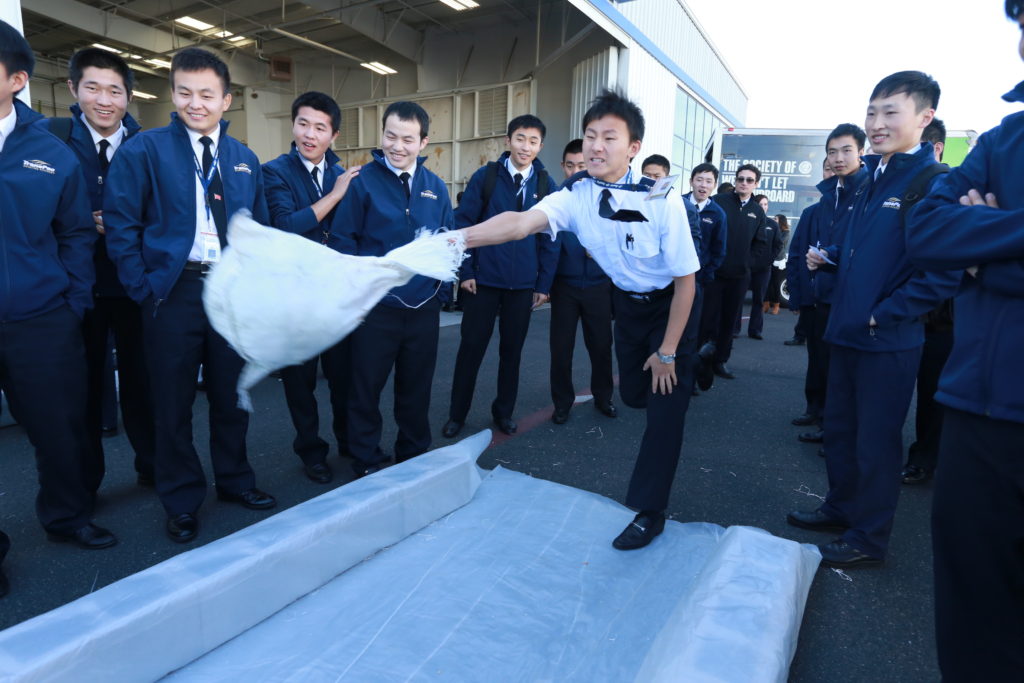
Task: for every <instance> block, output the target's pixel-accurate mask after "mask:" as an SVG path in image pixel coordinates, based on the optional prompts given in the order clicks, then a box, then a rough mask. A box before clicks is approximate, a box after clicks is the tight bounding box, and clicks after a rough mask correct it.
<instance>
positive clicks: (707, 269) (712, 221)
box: [683, 192, 729, 284]
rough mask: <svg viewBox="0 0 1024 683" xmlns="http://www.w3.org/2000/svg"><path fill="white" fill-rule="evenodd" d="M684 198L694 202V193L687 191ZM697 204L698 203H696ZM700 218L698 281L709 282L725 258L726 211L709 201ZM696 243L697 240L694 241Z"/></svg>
mask: <svg viewBox="0 0 1024 683" xmlns="http://www.w3.org/2000/svg"><path fill="white" fill-rule="evenodd" d="M683 199H688V200H689V201H690V203H693V193H692V192H687V193H686V194H684V195H683ZM694 206H696V204H694ZM698 218H699V220H700V251H698V252H697V254H698V257H699V258H700V270H699V271H697V282H700V283H701V284H707V283H709V282H711V281H712V280H714V279H715V272H716V271H717V270H718V268H719V266H721V265H722V261H724V260H725V247H726V239H727V233H728V230H729V227H728V225H726V218H725V211H723V210H722V207H720V206H719V205H718V204H715V202H713V201H710V200H709V201H708V202H707V203H706V204H705V205H704V209H703V210H701V211H699V213H698ZM694 244H696V242H695V243H694Z"/></svg>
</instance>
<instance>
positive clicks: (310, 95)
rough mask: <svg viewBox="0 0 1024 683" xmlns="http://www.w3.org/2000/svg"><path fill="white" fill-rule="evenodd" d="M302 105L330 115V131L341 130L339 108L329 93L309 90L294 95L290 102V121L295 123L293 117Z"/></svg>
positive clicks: (294, 117)
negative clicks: (296, 95)
mask: <svg viewBox="0 0 1024 683" xmlns="http://www.w3.org/2000/svg"><path fill="white" fill-rule="evenodd" d="M303 107H309V108H310V109H315V110H317V111H322V112H323V113H325V114H327V115H328V116H330V117H331V132H332V133H337V132H338V131H339V130H341V109H340V108H339V107H338V103H337V102H335V101H334V98H333V97H331V96H330V95H325V94H324V93H322V92H317V91H316V90H310V91H309V92H304V93H302V94H301V95H299V96H298V97H296V98H295V101H294V102H292V123H295V119H296V118H298V116H299V109H302V108H303Z"/></svg>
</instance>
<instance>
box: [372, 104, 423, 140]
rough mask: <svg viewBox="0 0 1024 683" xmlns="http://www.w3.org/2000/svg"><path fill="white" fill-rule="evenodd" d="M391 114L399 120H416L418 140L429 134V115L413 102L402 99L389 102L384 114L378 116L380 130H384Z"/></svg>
mask: <svg viewBox="0 0 1024 683" xmlns="http://www.w3.org/2000/svg"><path fill="white" fill-rule="evenodd" d="M392 114H394V115H395V116H397V117H398V120H399V121H416V122H417V123H419V124H420V140H422V139H423V138H425V137H427V135H429V134H430V117H429V116H427V110H426V109H424V108H423V107H421V106H420V105H418V104H416V103H415V102H408V101H405V100H403V101H401V102H392V103H391V104H389V105H388V108H387V109H385V110H384V116H382V117H380V127H381V130H384V127H385V126H386V125H387V123H388V117H389V116H391V115H392Z"/></svg>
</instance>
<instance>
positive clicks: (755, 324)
mask: <svg viewBox="0 0 1024 683" xmlns="http://www.w3.org/2000/svg"><path fill="white" fill-rule="evenodd" d="M771 276H772V271H771V269H767V270H754V271H751V273H750V284H749V285H748V288H749V290H750V320H748V321H747V334H761V333H762V332H763V331H764V297H765V294H767V293H768V281H769V280H770V279H771ZM742 309H743V306H742V305H741V306H740V313H742ZM739 330H740V315H739V314H738V315H737V316H736V333H737V334H739Z"/></svg>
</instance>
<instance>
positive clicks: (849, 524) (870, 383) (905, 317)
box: [787, 71, 960, 567]
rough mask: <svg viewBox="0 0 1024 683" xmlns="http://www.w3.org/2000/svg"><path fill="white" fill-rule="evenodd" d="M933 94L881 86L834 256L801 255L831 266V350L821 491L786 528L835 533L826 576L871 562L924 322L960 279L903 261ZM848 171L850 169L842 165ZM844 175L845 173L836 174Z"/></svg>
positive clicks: (887, 81)
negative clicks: (859, 180)
mask: <svg viewBox="0 0 1024 683" xmlns="http://www.w3.org/2000/svg"><path fill="white" fill-rule="evenodd" d="M938 102H939V85H938V83H936V82H935V81H934V80H932V78H931V77H930V76H928V75H926V74H924V73H921V72H919V71H901V72H899V73H895V74H892V75H891V76H888V77H886V78H884V79H882V80H881V81H880V82H879V83H878V85H876V86H875V89H874V91H873V92H872V93H871V98H870V100H869V103H868V108H867V116H866V120H865V125H864V129H865V131H866V132H867V135H868V138H869V139H870V141H871V147H872V151H873V152H874V154H871V155H868V156H866V157H865V158H864V160H865V166H866V170H867V173H868V176H867V178H866V179H865V180H864V184H863V185H862V186H860V188H858V191H857V196H856V198H855V199H854V203H853V210H852V211H851V212H849V220H850V224H849V229H847V230H846V231H845V237H844V240H843V243H842V245H841V247H836V246H830V247H827V248H826V249H825V251H824V252H821V253H819V252H817V251H816V250H815V249H814V247H813V246H812V249H811V250H810V251H808V254H807V266H808V268H810V269H811V270H817V269H819V268H821V267H822V266H825V265H828V263H827V261H826V259H828V260H829V261H833V262H835V263H837V264H838V277H837V279H836V284H835V290H834V293H833V297H832V308H831V311H830V314H829V320H828V327H827V329H826V331H825V337H824V338H825V341H826V342H828V343H829V344H831V352H830V358H829V371H828V372H829V374H828V390H827V391H828V395H827V398H826V401H825V427H826V429H825V435H824V437H825V462H826V466H827V468H828V481H829V491H828V495H826V497H825V502H824V503H823V504H822V505H821V507H819V508H818V509H816V510H812V511H794V512H791V513H790V514H789V515H788V517H787V520H788V521H789V523H790V524H792V525H794V526H799V527H802V528H806V529H813V530H818V531H839V532H841V534H842V535H841V536H840V537H839V538H837V539H835V540H834V541H832V542H831V543H824V544H822V545H820V546H819V548H820V550H821V555H822V563H823V564H824V565H825V566H829V567H857V566H868V565H876V564H880V563H881V562H882V561H883V559H884V558H885V555H886V551H887V549H888V545H889V536H890V534H891V532H892V523H893V518H894V517H895V514H896V503H897V500H898V498H899V490H900V470H901V466H902V461H903V457H902V453H903V423H904V421H905V420H906V416H907V410H908V409H909V407H910V399H911V396H912V395H913V392H914V383H915V380H916V378H917V368H918V363H919V361H920V356H921V345H922V344H923V343H924V328H923V326H922V324H921V319H920V318H921V316H922V315H924V314H925V313H927V312H928V311H930V310H931V309H933V308H935V306H936V305H937V304H938V303H939V302H940V301H942V300H943V299H946V298H948V297H949V296H951V295H952V294H953V292H954V291H955V290H956V287H957V285H958V283H959V280H960V273H959V272H941V271H921V270H918V269H916V268H914V267H913V266H912V265H911V263H910V261H909V260H908V258H907V252H906V239H905V234H904V225H903V212H902V211H901V206H902V204H903V202H904V201H907V198H906V196H905V194H906V193H907V192H908V190H909V189H910V187H911V185H912V183H914V181H915V179H916V178H918V177H924V176H923V174H925V173H931V172H933V171H934V167H935V165H936V161H935V158H934V156H933V154H932V147H931V145H930V144H928V143H923V144H922V143H921V133H922V131H923V130H924V128H925V127H926V126H927V125H928V124H929V123H930V122H931V120H932V118H933V117H934V116H935V107H936V106H938ZM851 163H853V162H852V161H851ZM844 170H845V169H844Z"/></svg>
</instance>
